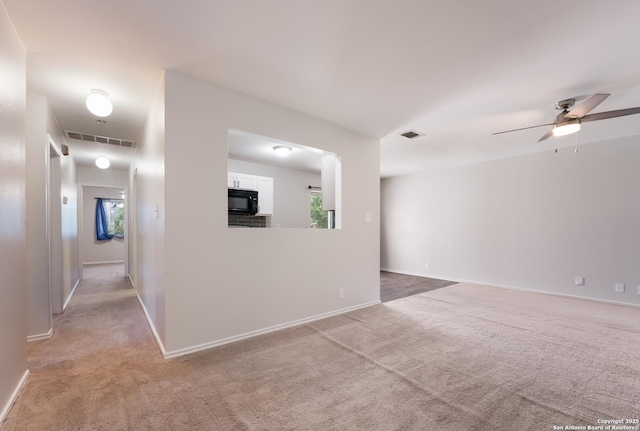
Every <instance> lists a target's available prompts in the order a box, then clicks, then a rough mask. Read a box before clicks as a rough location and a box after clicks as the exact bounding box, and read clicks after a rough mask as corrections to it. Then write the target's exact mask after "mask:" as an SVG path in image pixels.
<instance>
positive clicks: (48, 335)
mask: <svg viewBox="0 0 640 431" xmlns="http://www.w3.org/2000/svg"><path fill="white" fill-rule="evenodd" d="M52 335H53V328H51V329H49V332H46V333H44V334H38V335H28V336H27V342H29V341H38V340H46V339H47V338H51V336H52Z"/></svg>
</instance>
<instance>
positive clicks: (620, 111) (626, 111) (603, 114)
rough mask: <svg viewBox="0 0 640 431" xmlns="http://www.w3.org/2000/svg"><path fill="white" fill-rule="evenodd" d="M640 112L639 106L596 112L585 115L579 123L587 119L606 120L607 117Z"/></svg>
mask: <svg viewBox="0 0 640 431" xmlns="http://www.w3.org/2000/svg"><path fill="white" fill-rule="evenodd" d="M634 114H640V107H637V108H626V109H617V110H615V111H606V112H598V113H597V114H589V115H585V116H584V117H582V118H581V119H580V122H581V123H585V122H587V121H597V120H606V119H607V118H616V117H624V116H626V115H634Z"/></svg>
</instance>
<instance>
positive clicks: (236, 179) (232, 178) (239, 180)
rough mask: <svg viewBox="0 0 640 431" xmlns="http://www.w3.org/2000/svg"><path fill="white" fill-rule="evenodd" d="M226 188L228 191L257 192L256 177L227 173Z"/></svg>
mask: <svg viewBox="0 0 640 431" xmlns="http://www.w3.org/2000/svg"><path fill="white" fill-rule="evenodd" d="M227 187H228V188H230V189H243V190H258V183H257V177H256V176H255V175H247V174H236V173H234V172H228V173H227Z"/></svg>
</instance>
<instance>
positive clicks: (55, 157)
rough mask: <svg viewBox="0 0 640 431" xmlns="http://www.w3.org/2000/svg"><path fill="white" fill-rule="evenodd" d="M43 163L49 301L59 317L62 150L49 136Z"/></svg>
mask: <svg viewBox="0 0 640 431" xmlns="http://www.w3.org/2000/svg"><path fill="white" fill-rule="evenodd" d="M47 141H48V145H47V159H46V171H47V172H46V179H47V184H46V193H45V200H46V206H45V211H46V220H47V222H46V235H47V248H48V253H47V254H48V257H49V298H50V301H49V302H50V311H51V314H52V315H53V314H61V313H62V312H63V311H64V310H63V302H64V299H63V286H62V283H63V277H62V272H63V271H62V265H63V263H62V205H61V199H62V197H61V189H62V169H61V159H62V150H61V149H60V147H58V145H57V144H56V142H55V141H54V139H53V137H51V135H49V134H47Z"/></svg>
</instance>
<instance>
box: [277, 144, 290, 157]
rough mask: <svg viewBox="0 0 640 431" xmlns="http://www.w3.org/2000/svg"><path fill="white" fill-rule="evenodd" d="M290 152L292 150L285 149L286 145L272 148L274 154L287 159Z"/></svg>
mask: <svg viewBox="0 0 640 431" xmlns="http://www.w3.org/2000/svg"><path fill="white" fill-rule="evenodd" d="M291 150H292V148H291V147H287V146H286V145H276V146H275V147H273V151H275V152H276V154H277V155H279V156H280V157H287V156H288V155H289V153H290V152H291Z"/></svg>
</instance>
